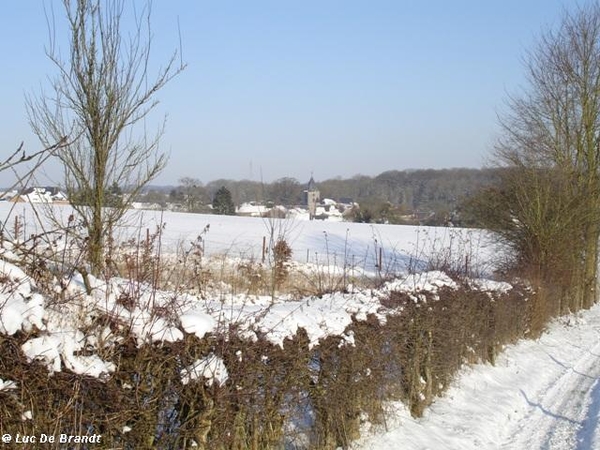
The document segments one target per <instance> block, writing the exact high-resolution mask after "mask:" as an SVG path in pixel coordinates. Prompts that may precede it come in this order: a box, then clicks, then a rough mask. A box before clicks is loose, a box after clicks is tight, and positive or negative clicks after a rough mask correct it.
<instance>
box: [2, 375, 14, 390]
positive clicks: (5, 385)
mask: <svg viewBox="0 0 600 450" xmlns="http://www.w3.org/2000/svg"><path fill="white" fill-rule="evenodd" d="M16 388H17V383H15V382H14V381H11V380H3V379H2V378H0V392H2V391H4V390H9V389H16Z"/></svg>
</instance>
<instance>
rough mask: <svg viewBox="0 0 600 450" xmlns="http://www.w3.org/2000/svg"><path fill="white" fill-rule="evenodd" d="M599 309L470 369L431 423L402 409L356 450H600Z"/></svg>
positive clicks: (433, 409) (440, 404) (443, 400)
mask: <svg viewBox="0 0 600 450" xmlns="http://www.w3.org/2000/svg"><path fill="white" fill-rule="evenodd" d="M599 418H600V306H596V307H594V308H593V309H592V310H590V311H588V312H585V313H583V314H581V315H580V316H578V317H577V318H573V317H571V318H569V319H563V320H561V321H560V322H557V323H554V324H553V325H552V326H551V327H550V330H549V332H548V333H546V334H545V335H543V336H542V337H541V338H540V339H539V340H537V341H524V342H521V343H519V344H518V345H515V346H512V347H510V348H508V349H507V350H506V352H505V353H504V354H503V355H502V357H501V358H499V360H498V363H497V365H496V366H495V367H492V366H489V365H486V366H478V367H473V368H469V369H466V370H465V371H464V372H463V373H462V374H461V376H460V378H459V379H458V380H457V382H456V383H455V386H454V387H452V388H451V389H450V390H449V391H448V393H447V395H446V396H445V397H444V398H441V399H439V400H438V401H437V402H436V403H435V404H434V405H432V407H431V408H430V410H429V411H428V412H427V413H426V415H425V417H424V418H422V419H419V420H414V419H412V418H411V417H410V415H409V414H408V413H407V411H406V410H405V409H404V408H403V407H401V406H399V409H398V413H397V420H396V421H395V423H393V424H391V425H390V424H388V431H387V432H381V431H379V433H380V434H378V432H377V431H376V432H375V433H374V434H371V435H369V436H366V437H365V438H364V439H362V441H361V442H359V443H357V444H356V445H355V446H354V447H353V450H384V449H385V450H392V449H409V450H410V449H414V450H417V449H419V450H426V449H427V450H437V449H453V450H454V449H456V450H459V449H460V450H463V449H477V450H485V449H498V450H512V449H516V450H520V449H526V450H538V449H540V450H541V449H544V450H563V449H570V450H571V449H573V450H588V449H600V425H599V424H598V421H599Z"/></svg>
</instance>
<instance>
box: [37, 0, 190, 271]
mask: <svg viewBox="0 0 600 450" xmlns="http://www.w3.org/2000/svg"><path fill="white" fill-rule="evenodd" d="M126 3H127V2H125V1H124V0H103V1H100V0H63V7H64V13H65V16H66V21H67V25H68V32H69V42H68V46H69V51H68V52H67V53H66V55H67V56H66V57H64V56H63V54H62V53H61V51H60V48H59V45H58V42H57V41H56V38H55V36H56V35H57V26H56V25H55V24H54V22H53V21H52V20H49V21H48V23H49V32H50V33H49V34H50V43H49V46H48V47H47V48H46V55H47V56H48V58H49V59H50V61H51V62H52V63H53V64H54V66H55V68H56V69H57V74H56V76H55V77H54V78H52V79H51V82H50V89H49V91H48V93H46V92H45V91H41V92H40V93H39V94H38V95H36V96H30V97H28V98H27V110H28V116H29V122H30V124H31V126H32V128H33V131H34V132H35V134H36V135H37V136H38V138H39V139H40V140H41V142H42V143H43V144H44V145H45V146H49V144H50V143H52V142H58V141H59V140H60V139H61V138H62V137H64V136H69V137H70V141H71V142H70V143H69V145H68V146H66V147H64V148H62V149H61V150H60V151H59V152H57V155H58V157H59V158H60V161H61V162H62V164H63V167H64V183H65V188H66V191H67V194H68V195H69V199H70V201H71V204H72V206H73V208H74V209H75V210H76V211H77V212H78V213H79V214H80V215H81V218H82V220H83V225H84V227H85V229H86V230H87V234H88V236H87V239H88V263H89V266H90V270H91V272H92V273H95V274H98V273H100V272H101V271H102V270H103V268H104V267H105V261H104V256H103V254H104V247H105V245H106V242H107V237H108V236H110V234H111V233H112V230H113V227H114V225H115V224H116V223H117V222H118V221H119V220H120V219H121V218H122V217H123V215H124V214H125V212H126V210H127V208H128V207H129V206H130V203H131V202H132V201H133V199H134V198H135V197H136V195H137V194H138V193H139V192H140V190H141V189H142V188H143V187H144V186H145V185H146V184H147V183H148V182H149V181H150V180H152V179H153V178H154V177H156V175H157V174H158V173H159V172H160V171H161V170H162V169H163V168H164V166H165V164H166V162H167V157H166V155H165V154H164V153H160V152H159V149H158V144H159V139H160V137H161V135H162V133H163V130H164V122H163V124H162V125H161V126H160V127H159V129H158V130H157V132H156V134H155V135H154V136H152V137H149V136H148V134H147V133H146V131H145V118H146V117H147V115H148V114H149V112H150V111H151V110H152V109H153V108H154V107H155V106H156V105H157V103H158V101H157V100H156V98H155V96H156V93H157V92H158V91H159V90H160V89H161V88H162V87H164V86H165V84H166V83H168V82H169V81H170V80H171V79H172V78H173V77H174V76H175V75H177V74H178V73H179V72H180V71H181V70H183V65H182V64H181V65H179V64H177V53H176V52H175V53H173V54H172V56H171V57H170V59H169V60H168V62H167V64H166V65H165V66H163V67H162V68H160V69H159V70H158V73H157V74H156V76H155V77H151V75H150V74H149V66H150V54H151V52H150V50H151V43H152V39H151V37H152V36H151V33H150V13H151V8H150V5H149V4H146V5H145V7H144V8H143V9H142V10H141V12H140V11H137V10H135V7H132V10H133V11H132V13H131V16H132V17H133V29H132V30H128V29H125V26H124V23H123V19H124V17H125V16H126V11H125V5H126ZM140 125H143V126H144V127H143V128H142V127H139V126H140ZM140 128H142V129H141V130H140ZM114 186H118V187H119V188H121V189H126V190H127V191H128V194H129V195H127V196H125V197H124V198H123V201H122V202H118V203H117V204H115V202H111V204H110V205H109V204H107V191H108V190H109V189H110V188H111V187H114ZM108 206H110V207H108Z"/></svg>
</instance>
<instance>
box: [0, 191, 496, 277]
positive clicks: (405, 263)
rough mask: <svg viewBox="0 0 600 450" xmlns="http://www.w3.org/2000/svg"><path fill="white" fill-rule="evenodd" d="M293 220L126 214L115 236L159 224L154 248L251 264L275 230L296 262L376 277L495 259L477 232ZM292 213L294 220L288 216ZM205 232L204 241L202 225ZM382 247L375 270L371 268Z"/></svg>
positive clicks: (484, 269) (31, 219)
mask: <svg viewBox="0 0 600 450" xmlns="http://www.w3.org/2000/svg"><path fill="white" fill-rule="evenodd" d="M11 206H12V205H11V204H8V203H5V202H0V219H3V218H5V217H7V216H8V214H9V211H10V207H11ZM52 208H53V209H54V210H55V211H56V212H57V213H58V215H59V216H61V217H63V218H64V220H65V221H66V220H67V218H68V217H69V215H70V213H71V212H72V210H71V209H70V207H69V206H66V205H64V206H59V205H52ZM297 213H298V215H297V216H295V217H296V219H264V218H258V217H239V216H222V215H207V214H187V213H179V212H172V211H133V210H132V211H129V213H128V214H127V216H126V217H125V220H124V224H123V225H122V226H121V227H120V229H119V230H118V232H119V235H118V236H117V237H119V238H120V239H122V240H126V239H129V238H131V237H138V236H139V235H140V233H141V232H144V233H145V230H146V228H148V229H150V230H155V229H156V226H157V225H161V224H165V225H166V226H165V228H164V230H163V231H162V233H161V249H162V251H163V252H164V253H168V252H175V251H176V250H177V249H178V248H181V246H182V245H183V246H184V247H186V246H189V245H190V243H191V242H195V241H196V240H197V238H198V236H199V235H202V241H203V251H204V254H205V255H206V256H210V255H228V256H229V257H242V258H246V259H254V260H258V259H260V258H261V256H262V245H263V238H265V237H266V238H267V242H268V241H269V236H271V232H272V231H274V234H275V236H279V235H281V234H283V235H284V237H285V239H286V240H287V242H288V244H289V245H290V246H291V248H292V251H293V253H292V258H293V259H294V260H295V261H296V262H301V263H306V262H311V263H316V264H327V265H329V264H333V261H334V259H335V260H336V263H337V265H339V266H347V267H352V268H355V269H361V270H363V271H365V272H371V273H374V272H378V273H382V274H385V275H388V274H395V273H399V272H404V271H406V269H407V268H409V266H412V267H411V268H413V269H415V268H416V269H425V268H427V259H428V257H429V256H430V255H432V254H435V253H440V252H444V251H445V250H446V249H448V247H449V245H450V244H452V245H453V247H454V248H453V250H454V253H455V254H456V255H457V257H461V256H462V257H464V256H465V255H467V256H468V257H469V264H470V266H471V267H474V268H476V269H477V271H479V272H481V274H482V275H483V276H489V274H490V273H491V270H492V269H493V261H494V259H495V258H496V257H497V256H498V249H497V246H496V243H495V241H493V240H492V239H490V236H489V235H488V234H487V233H486V232H484V231H481V230H468V229H460V228H435V227H420V226H408V225H387V224H363V223H351V222H341V221H340V220H341V218H340V217H333V219H335V220H326V221H321V220H312V221H309V220H303V219H306V218H307V217H308V214H307V213H305V212H300V211H298V212H297ZM13 214H19V215H20V216H22V219H23V221H24V222H27V223H28V232H30V233H33V232H41V231H42V229H43V225H44V226H45V225H47V224H39V225H36V220H37V217H36V216H35V214H34V213H33V211H32V205H30V204H26V203H24V204H19V205H18V207H17V209H16V211H15V212H13ZM292 214H293V213H292ZM207 225H210V227H209V231H208V232H206V233H204V234H203V230H205V228H206V226H207ZM380 248H381V255H382V259H383V261H382V267H380V268H379V269H378V268H377V263H378V258H379V249H380Z"/></svg>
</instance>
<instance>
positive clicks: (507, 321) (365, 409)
mask: <svg viewBox="0 0 600 450" xmlns="http://www.w3.org/2000/svg"><path fill="white" fill-rule="evenodd" d="M12 256H14V255H13V254H11V253H10V252H9V251H5V254H4V258H3V259H2V260H1V261H0V281H1V284H0V428H1V429H2V430H3V431H4V432H7V433H13V434H16V433H20V434H21V435H32V434H39V433H46V434H48V433H49V432H55V431H56V430H58V431H59V432H60V433H66V434H69V435H75V434H101V435H102V439H103V441H102V442H103V443H104V444H105V445H106V446H108V447H120V448H219V449H221V448H225V449H227V448H260V449H268V448H280V447H281V445H282V444H286V445H287V446H288V447H289V448H327V449H329V448H336V447H337V446H346V445H347V444H348V442H349V441H350V440H351V439H352V438H354V437H356V436H357V435H358V432H359V430H360V428H361V426H364V425H365V423H366V422H377V421H379V420H381V419H382V417H383V414H384V409H383V405H384V402H385V401H386V400H390V399H398V398H399V399H402V400H404V401H405V402H406V403H407V404H408V405H409V407H410V408H411V411H413V413H414V414H415V415H419V414H421V413H422V411H423V408H424V407H425V406H426V405H427V404H428V403H429V402H430V401H431V400H432V399H433V397H434V396H435V395H438V394H440V393H441V392H443V390H444V389H445V387H446V386H447V385H448V383H450V381H451V379H452V376H453V374H454V372H455V371H456V370H457V369H458V368H459V367H460V366H461V365H462V364H463V363H465V362H469V361H491V362H493V361H494V357H495V354H496V353H497V351H498V350H499V349H500V348H501V346H502V345H503V344H505V343H506V342H510V341H512V340H514V339H516V338H518V337H520V336H522V335H523V334H524V333H525V332H526V329H527V323H528V320H529V316H528V314H529V307H528V301H527V299H526V298H525V297H524V296H523V294H522V292H523V289H521V288H519V287H514V288H513V287H512V286H511V285H508V284H507V283H496V282H491V281H484V280H473V279H469V280H461V281H457V280H453V279H451V278H449V277H448V276H447V275H445V274H444V273H442V272H426V273H422V274H417V275H407V276H405V277H403V278H400V279H396V280H393V281H390V282H388V283H386V284H384V285H382V286H381V287H380V288H378V289H373V290H361V289H358V288H353V287H352V286H347V289H346V291H345V292H336V293H329V294H325V295H322V296H309V297H306V298H302V299H299V300H287V301H273V298H272V297H261V296H250V295H217V293H215V295H213V296H208V297H207V296H205V297H204V298H200V297H197V296H193V295H190V294H181V293H175V292H167V291H159V290H157V289H155V288H152V287H151V286H149V285H147V284H144V283H140V282H136V281H132V280H125V279H115V278H114V279H110V280H108V281H101V280H98V279H94V278H92V277H89V278H88V280H86V283H84V280H83V278H82V277H81V276H78V275H74V276H72V277H70V278H64V279H60V280H58V279H50V281H46V283H45V284H44V285H43V286H42V285H39V283H36V282H35V281H34V280H33V279H32V278H31V277H30V276H29V275H28V274H27V273H26V271H24V270H23V269H21V268H20V267H18V266H17V265H16V263H14V261H16V258H12ZM9 260H13V263H11V262H8V261H9ZM86 286H87V289H89V288H90V287H91V291H88V290H87V289H86Z"/></svg>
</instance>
